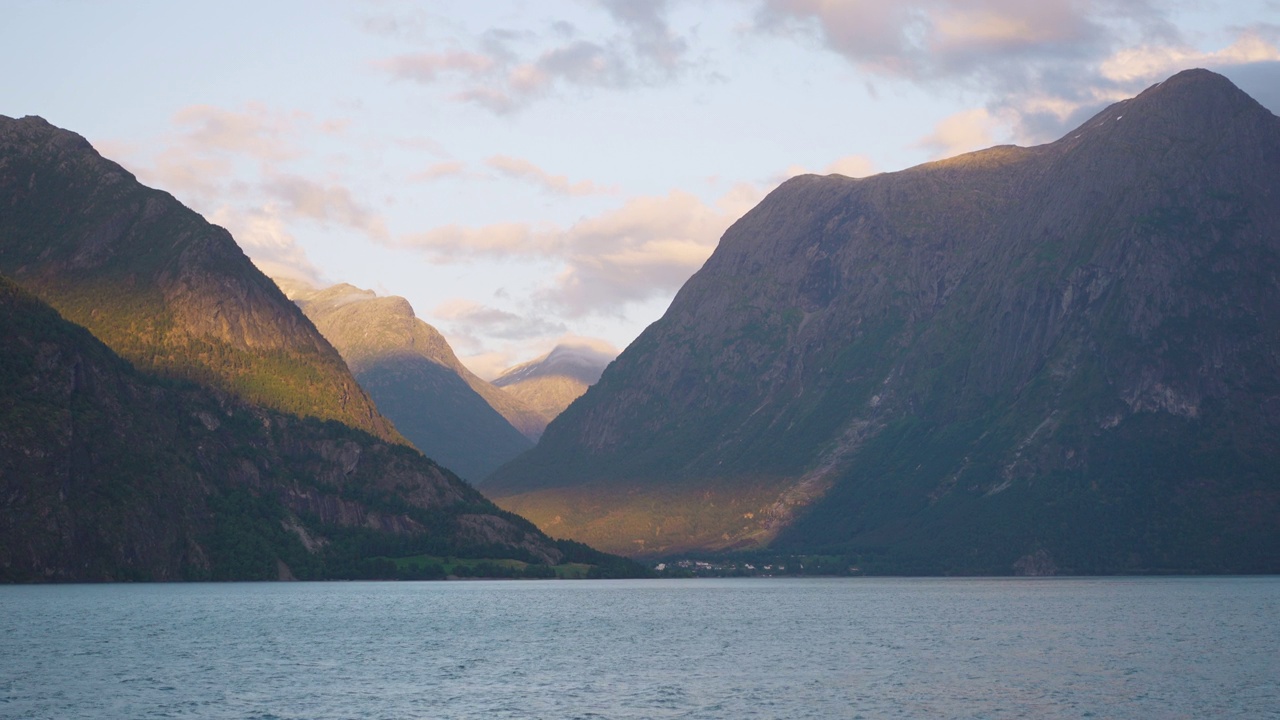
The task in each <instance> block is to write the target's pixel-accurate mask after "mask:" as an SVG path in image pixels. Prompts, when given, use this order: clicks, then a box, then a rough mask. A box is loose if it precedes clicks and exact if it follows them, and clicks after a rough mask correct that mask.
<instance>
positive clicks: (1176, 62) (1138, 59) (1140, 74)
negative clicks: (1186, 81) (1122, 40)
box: [1100, 29, 1280, 84]
mask: <svg viewBox="0 0 1280 720" xmlns="http://www.w3.org/2000/svg"><path fill="white" fill-rule="evenodd" d="M1277 60H1280V48H1277V46H1276V44H1275V43H1274V42H1269V41H1268V40H1266V39H1265V38H1264V37H1263V36H1262V33H1260V32H1259V31H1257V30H1255V29H1246V30H1244V31H1242V32H1241V33H1240V34H1239V35H1238V36H1237V38H1236V41H1235V42H1233V43H1232V44H1231V45H1229V46H1227V47H1225V48H1223V49H1222V50H1218V51H1216V52H1201V51H1198V50H1196V49H1194V48H1191V47H1188V46H1158V45H1142V46H1140V47H1134V48H1126V49H1123V50H1120V51H1118V52H1116V53H1115V54H1114V55H1112V56H1111V57H1109V58H1107V59H1106V60H1104V61H1103V62H1102V64H1101V66H1100V71H1101V73H1102V76H1103V77H1104V78H1106V79H1108V80H1110V81H1112V82H1115V83H1124V84H1131V83H1148V82H1151V81H1154V80H1160V79H1163V78H1165V77H1168V76H1169V75H1172V74H1174V73H1176V72H1177V71H1179V70H1184V69H1186V68H1189V67H1201V66H1206V65H1212V66H1217V67H1222V66H1232V65H1246V64H1249V63H1256V62H1268V61H1270V62H1274V61H1277Z"/></svg>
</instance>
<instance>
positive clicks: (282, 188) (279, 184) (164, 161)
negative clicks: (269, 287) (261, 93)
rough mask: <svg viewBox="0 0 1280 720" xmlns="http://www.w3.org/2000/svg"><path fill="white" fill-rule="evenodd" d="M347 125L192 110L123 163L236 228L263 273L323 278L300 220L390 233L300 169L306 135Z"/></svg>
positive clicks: (337, 185) (339, 191)
mask: <svg viewBox="0 0 1280 720" xmlns="http://www.w3.org/2000/svg"><path fill="white" fill-rule="evenodd" d="M348 125H349V123H348V121H346V120H344V119H327V120H319V121H318V120H316V119H315V118H313V117H312V116H310V115H308V114H306V113H301V112H290V111H278V110H273V109H271V108H269V107H267V106H265V105H263V104H261V103H248V104H246V105H244V106H242V107H240V108H235V109H228V108H220V107H216V106H212V105H190V106H187V107H183V108H181V109H179V110H178V111H177V112H175V113H174V115H173V117H172V123H171V128H172V129H171V130H170V132H169V133H167V134H166V135H165V136H163V137H161V138H159V139H158V141H157V142H156V143H154V145H153V146H151V148H149V149H150V150H151V151H150V152H145V151H142V150H140V149H139V148H136V147H135V148H132V150H131V152H130V153H129V156H128V157H121V158H116V159H118V160H120V161H121V162H123V163H125V164H126V165H127V166H129V167H130V169H132V170H133V171H134V173H135V174H137V176H138V177H139V179H140V180H142V181H143V182H144V183H147V184H149V185H153V186H156V187H161V188H164V189H165V190H167V191H169V192H172V193H173V194H174V195H175V196H177V197H178V198H179V199H180V200H181V201H182V202H184V203H185V204H187V205H188V206H190V207H191V208H193V209H194V210H196V211H197V212H200V213H202V214H203V215H205V216H206V217H208V218H209V219H210V220H211V221H212V222H215V223H218V224H220V225H223V226H224V227H226V228H227V229H229V230H230V231H231V233H232V235H233V236H234V237H235V239H236V241H237V242H238V243H239V244H240V246H241V247H242V248H243V249H244V250H245V252H246V253H247V254H248V255H249V256H250V258H251V259H253V260H254V262H255V263H258V264H259V267H260V268H263V269H264V271H265V270H266V267H270V268H271V270H270V274H274V275H283V276H290V277H298V278H303V279H309V280H315V279H317V276H318V272H317V270H316V268H315V266H314V265H312V264H311V262H310V261H309V260H308V259H307V257H306V253H305V252H304V250H303V249H302V246H301V245H299V244H298V243H297V240H296V229H295V225H296V224H297V223H299V222H311V223H318V224H320V225H329V226H341V227H346V228H350V229H353V230H356V231H358V232H360V233H362V234H365V235H367V236H368V237H370V238H371V239H374V240H385V239H386V238H387V236H388V232H387V228H386V224H385V222H384V221H383V219H382V217H381V215H380V214H379V213H378V212H377V211H376V210H374V209H373V208H372V207H371V206H370V205H368V204H367V203H366V202H364V201H362V200H361V199H359V197H358V196H357V194H356V192H355V191H353V190H352V189H351V188H350V187H348V186H346V185H344V184H342V183H341V182H336V181H334V180H333V179H331V178H326V179H325V180H324V181H320V180H317V179H314V178H312V177H310V176H308V175H305V174H302V173H300V172H298V171H296V170H293V169H291V168H293V167H294V166H295V165H297V164H302V163H303V161H305V160H306V159H307V152H305V151H304V149H303V147H304V138H305V137H306V136H308V135H312V136H314V135H316V134H320V135H333V134H341V133H344V132H346V129H347V127H348Z"/></svg>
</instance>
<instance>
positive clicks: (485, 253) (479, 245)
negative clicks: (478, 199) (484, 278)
mask: <svg viewBox="0 0 1280 720" xmlns="http://www.w3.org/2000/svg"><path fill="white" fill-rule="evenodd" d="M396 244H397V245H400V246H402V247H412V248H416V249H418V250H421V251H423V252H425V253H426V254H427V255H428V256H429V258H430V259H431V261H432V262H436V263H452V262H460V261H463V260H468V259H473V258H480V257H488V258H513V257H547V256H550V255H553V254H555V253H556V252H557V251H558V249H559V248H560V247H561V246H562V243H561V242H560V240H559V238H558V237H557V235H556V232H555V231H554V229H550V228H543V229H535V228H534V227H533V226H532V225H530V224H528V223H494V224H492V225H483V226H480V227H468V226H465V225H445V226H443V227H438V228H433V229H431V230H428V231H426V232H422V233H417V234H413V235H407V236H404V237H402V238H400V239H398V240H397V241H396Z"/></svg>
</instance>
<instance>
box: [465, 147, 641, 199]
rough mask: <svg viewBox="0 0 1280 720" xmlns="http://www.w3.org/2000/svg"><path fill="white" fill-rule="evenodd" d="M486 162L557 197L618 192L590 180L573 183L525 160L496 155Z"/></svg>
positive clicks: (499, 170) (509, 175) (507, 174)
mask: <svg viewBox="0 0 1280 720" xmlns="http://www.w3.org/2000/svg"><path fill="white" fill-rule="evenodd" d="M484 162H485V165H488V166H489V167H491V168H493V169H494V170H497V171H498V172H499V173H500V174H502V175H504V176H506V177H509V178H514V179H518V180H527V181H529V182H532V183H533V184H534V185H537V186H538V187H540V188H542V189H543V190H546V191H547V192H551V193H555V194H557V195H595V194H598V193H610V192H616V189H615V188H604V187H600V186H599V185H596V184H595V183H593V182H591V181H590V180H580V181H578V182H572V183H571V182H569V178H567V177H565V176H564V175H552V174H551V173H549V172H547V171H546V170H543V169H542V168H540V167H538V166H537V165H534V164H533V163H531V162H529V161H528V160H525V159H523V158H516V157H510V156H508V155H494V156H493V157H491V158H489V159H487V160H485V161H484Z"/></svg>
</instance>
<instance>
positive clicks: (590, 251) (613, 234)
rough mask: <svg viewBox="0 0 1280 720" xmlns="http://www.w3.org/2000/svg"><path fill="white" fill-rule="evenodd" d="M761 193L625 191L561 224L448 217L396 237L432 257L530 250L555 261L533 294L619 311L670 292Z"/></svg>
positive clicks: (574, 311)
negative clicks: (614, 203)
mask: <svg viewBox="0 0 1280 720" xmlns="http://www.w3.org/2000/svg"><path fill="white" fill-rule="evenodd" d="M762 196H763V193H762V192H761V191H760V190H759V189H758V188H756V187H754V186H751V185H746V184H741V185H737V186H735V187H733V188H732V189H730V190H729V192H727V193H725V194H724V195H723V196H722V197H720V198H719V199H718V200H717V201H716V202H715V203H713V204H707V203H704V202H703V201H702V200H700V199H699V198H698V197H697V196H695V195H692V194H690V193H687V192H683V191H680V190H673V191H671V192H669V193H668V194H666V195H659V196H640V197H634V198H630V199H628V200H627V201H626V202H624V203H623V204H622V205H621V206H620V207H618V208H615V209H613V210H609V211H606V212H604V213H601V214H599V215H595V216H592V217H587V218H584V219H582V220H580V221H578V222H577V223H575V224H573V225H572V226H570V227H567V228H558V227H554V226H540V227H534V226H532V225H529V224H527V223H498V224H493V225H485V226H480V227H466V226H459V225H448V226H444V227H439V228H434V229H432V230H428V231H426V232H423V233H418V234H416V235H411V236H407V237H404V238H401V239H399V240H398V241H397V243H396V244H398V245H401V246H406V247H414V248H417V249H419V250H421V251H423V252H424V253H426V254H427V256H428V258H429V260H430V261H431V262H435V263H456V262H463V261H469V260H475V259H480V258H506V259H512V258H528V259H538V260H547V261H551V262H556V263H559V264H560V271H559V273H558V274H557V275H556V276H555V277H554V278H553V279H552V280H551V281H550V282H548V283H547V284H546V285H545V286H544V287H543V288H542V289H541V290H540V291H538V292H537V294H536V298H535V300H536V302H537V303H538V304H540V305H543V306H545V307H547V308H548V309H549V310H552V311H554V312H556V313H559V314H562V316H564V317H582V316H586V315H600V316H618V315H621V314H622V313H623V312H624V310H625V308H626V307H627V306H628V305H630V304H632V303H639V302H644V301H646V300H649V299H652V298H654V297H658V296H662V295H668V294H674V293H675V291H676V290H678V289H679V288H680V286H681V285H683V284H684V282H685V281H686V280H688V279H689V276H690V275H692V274H693V273H694V272H695V271H697V269H698V268H699V267H701V266H702V263H704V262H705V261H706V259H707V258H708V257H709V256H710V255H711V252H712V250H714V249H715V246H716V244H717V243H718V242H719V240H720V236H721V235H723V234H724V231H725V230H726V229H727V228H728V227H729V225H730V224H732V223H733V222H734V221H735V220H737V219H738V218H739V217H741V216H742V215H743V214H744V213H746V211H747V210H750V209H751V208H752V207H753V206H754V205H755V204H756V203H758V202H759V201H760V199H761V197H762Z"/></svg>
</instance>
